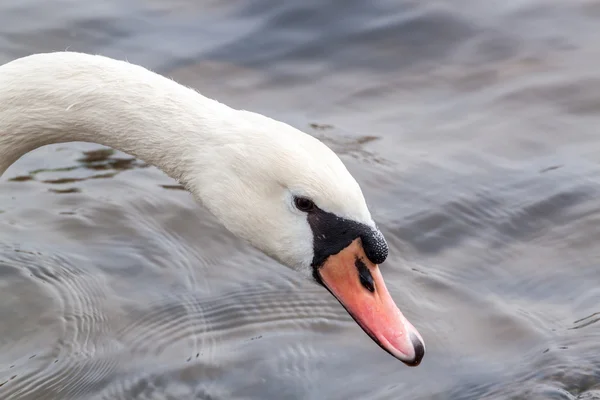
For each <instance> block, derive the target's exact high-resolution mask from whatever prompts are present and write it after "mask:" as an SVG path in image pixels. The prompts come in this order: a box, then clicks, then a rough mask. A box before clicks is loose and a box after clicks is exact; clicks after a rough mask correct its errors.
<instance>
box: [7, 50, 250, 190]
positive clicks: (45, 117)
mask: <svg viewBox="0 0 600 400" xmlns="http://www.w3.org/2000/svg"><path fill="white" fill-rule="evenodd" d="M235 113H241V112H239V111H236V110H233V109H231V108H229V107H227V106H225V105H223V104H220V103H218V102H216V101H214V100H210V99H208V98H206V97H203V96H201V95H200V94H198V93H197V92H195V91H194V90H192V89H189V88H186V87H184V86H182V85H179V84H177V83H175V82H174V81H172V80H169V79H167V78H165V77H162V76H160V75H158V74H155V73H153V72H150V71H148V70H147V69H145V68H142V67H140V66H136V65H132V64H129V63H126V62H123V61H116V60H112V59H109V58H105V57H101V56H92V55H86V54H80V53H68V52H67V53H50V54H38V55H34V56H29V57H25V58H21V59H18V60H16V61H13V62H10V63H8V64H5V65H3V66H0V175H1V174H2V173H3V172H4V171H5V170H6V169H7V168H8V167H9V166H10V165H11V164H12V163H14V162H15V161H16V160H17V159H19V158H20V157H21V156H22V155H24V154H25V153H28V152H29V151H31V150H34V149H35V148H38V147H40V146H44V145H48V144H52V143H61V142H62V143H64V142H72V141H82V142H93V143H98V144H102V145H106V146H109V147H112V148H115V149H117V150H121V151H123V152H126V153H129V154H131V155H133V156H135V157H138V158H140V159H142V160H144V161H145V162H147V163H149V164H152V165H155V166H157V167H159V168H160V169H162V170H163V171H164V172H165V173H167V174H168V175H169V176H171V177H173V178H175V179H177V180H179V181H180V182H182V183H184V184H185V183H186V180H187V177H188V176H189V175H190V173H191V171H192V169H193V171H194V173H196V174H197V173H198V172H199V171H201V170H202V169H201V168H198V167H199V165H198V163H199V162H201V159H202V157H198V155H199V154H201V153H203V152H205V151H211V150H210V149H214V148H215V146H218V145H219V142H220V140H223V139H222V138H219V136H222V135H218V133H219V132H220V131H222V130H223V129H228V127H229V126H230V122H229V121H230V119H231V118H230V117H231V116H232V114H235ZM237 118H239V116H237ZM209 148H210V149H209ZM200 167H201V166H200Z"/></svg>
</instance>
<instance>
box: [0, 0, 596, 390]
mask: <svg viewBox="0 0 600 400" xmlns="http://www.w3.org/2000/svg"><path fill="white" fill-rule="evenodd" d="M599 38H600V1H592V0H587V1H584V0H570V1H568V2H567V1H557V0H520V1H517V0H508V1H501V2H492V1H480V0H456V1H453V2H446V1H408V0H405V1H391V0H390V1H386V0H370V1H354V0H343V1H342V0H335V1H333V0H332V1H328V2H324V1H317V0H310V1H309V0H305V1H285V2H280V1H275V0H261V1H258V0H243V1H242V0H219V1H217V0H204V1H200V0H169V1H167V0H103V1H82V0H44V1H42V0H4V1H2V2H1V3H0V61H1V62H6V61H9V60H11V59H14V58H16V57H19V56H24V55H27V54H30V53H34V52H42V51H50V50H64V49H67V48H68V49H71V50H77V51H86V52H91V53H101V54H104V55H108V56H112V57H116V58H123V59H124V58H127V59H128V60H129V61H131V62H135V63H138V64H142V65H144V66H146V67H149V68H151V69H154V70H156V71H158V72H160V73H163V74H165V75H169V76H171V77H173V78H174V79H176V80H178V81H179V82H182V83H184V84H186V85H189V86H193V87H195V88H197V89H199V90H200V91H201V92H202V93H204V94H205V95H208V96H210V97H215V98H217V99H219V100H220V101H223V102H226V103H228V104H230V105H232V106H234V107H237V108H246V109H250V110H253V111H258V112H261V113H264V114H267V115H269V116H272V117H275V118H278V119H281V120H284V121H286V122H289V123H290V124H293V125H294V126H296V127H299V128H301V129H303V130H305V131H307V132H309V133H311V134H314V135H316V136H317V137H319V138H321V139H322V140H324V141H325V142H326V143H327V144H329V145H330V146H332V147H333V148H334V149H335V150H336V151H337V152H338V153H339V154H340V155H341V156H342V158H343V160H344V161H345V162H346V164H347V165H348V167H349V169H350V170H351V171H352V173H353V174H354V175H355V176H356V177H357V179H358V180H359V182H360V184H361V185H362V187H363V190H364V192H365V195H366V197H367V200H368V202H369V204H370V206H371V209H372V212H373V215H374V217H375V219H376V221H377V222H378V224H379V226H380V227H381V228H382V231H383V232H384V234H385V235H386V237H387V239H388V241H389V243H390V250H391V256H390V257H389V258H388V261H387V262H386V263H385V264H384V266H383V273H384V277H385V279H386V280H387V282H388V287H389V289H390V291H391V293H392V296H393V297H394V299H395V300H396V301H397V303H398V304H399V305H400V307H401V308H402V309H403V310H404V312H405V314H406V315H407V317H408V318H409V319H410V320H411V321H412V322H413V323H414V324H415V326H417V327H418V329H419V330H420V332H421V334H422V335H423V336H424V338H425V340H426V342H427V345H428V353H427V354H426V357H425V360H424V362H423V363H422V364H421V365H420V366H419V367H418V368H408V367H405V366H404V365H403V364H401V363H400V362H399V361H397V360H395V359H393V358H392V357H390V356H389V355H387V354H386V353H384V352H383V351H382V350H381V349H379V348H378V347H377V345H375V344H374V343H373V342H372V341H371V340H370V339H369V338H368V337H367V336H366V335H365V334H364V333H363V332H362V331H361V330H360V328H359V327H358V326H357V325H356V324H355V323H354V322H353V321H352V319H351V318H350V317H349V316H348V315H347V314H346V312H345V311H344V310H343V308H342V307H341V306H340V305H339V304H338V303H337V302H336V301H335V300H334V299H333V298H332V297H331V296H330V295H329V294H328V293H327V292H326V291H325V290H324V289H322V288H320V287H318V286H316V285H314V284H311V283H310V282H305V281H303V280H302V279H301V278H300V277H298V276H296V275H295V274H294V273H292V272H291V271H288V270H287V269H285V268H283V267H281V266H279V265H278V264H277V263H275V262H274V261H272V260H270V259H268V258H267V257H265V256H263V255H262V254H260V253H259V252H257V251H255V250H253V249H251V248H249V247H248V246H246V245H245V244H243V243H241V242H240V241H239V240H237V239H236V238H234V237H232V235H230V234H229V233H227V232H226V231H225V230H224V229H223V228H221V227H220V226H219V224H218V223H217V222H216V221H215V220H214V219H213V218H212V217H211V216H209V215H208V214H207V212H205V211H204V210H203V209H202V208H201V207H200V206H199V205H197V204H196V203H194V201H193V200H192V198H191V196H190V195H189V194H188V193H187V192H185V191H182V190H178V189H179V187H178V186H177V185H176V183H175V182H173V181H172V180H170V179H169V178H167V177H165V176H164V175H163V174H162V173H161V172H160V171H158V170H156V169H154V168H151V167H147V166H146V165H145V164H144V163H143V162H141V161H138V160H133V159H131V157H129V156H128V155H126V154H121V153H116V152H112V151H110V150H108V149H104V148H102V147H99V146H95V145H88V144H86V145H84V144H67V145H57V146H50V147H46V148H42V149H39V150H37V151H35V152H33V153H31V154H29V155H27V156H26V157H24V158H23V159H21V160H20V161H18V162H17V163H16V164H15V165H14V166H13V167H11V168H10V169H9V170H8V171H7V172H6V174H5V175H4V176H3V177H2V180H1V183H0V243H1V244H0V317H1V318H0V321H1V323H0V398H2V399H23V400H25V399H27V400H29V399H31V400H44V399H64V400H75V399H77V400H96V399H111V400H112V399H192V398H193V399H340V400H345V399H390V400H391V399H393V400H396V399H411V400H413V399H598V398H600V351H599V343H600V322H598V321H599V320H600V314H599V313H600V268H599V260H600V258H599V257H600V245H599V243H600V185H599V183H600V164H599V162H600V136H599V135H600V132H598V130H599V127H600V69H599V68H598V65H600V63H599V61H600V45H599V42H598V40H599Z"/></svg>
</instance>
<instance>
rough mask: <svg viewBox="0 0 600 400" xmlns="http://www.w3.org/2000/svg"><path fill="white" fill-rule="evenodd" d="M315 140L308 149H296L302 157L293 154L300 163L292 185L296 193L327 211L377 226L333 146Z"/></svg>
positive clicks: (294, 169) (358, 188) (357, 187)
mask: <svg viewBox="0 0 600 400" xmlns="http://www.w3.org/2000/svg"><path fill="white" fill-rule="evenodd" d="M311 139H312V138H311ZM314 141H315V142H313V140H309V141H308V145H309V146H308V151H306V152H300V153H298V152H296V155H298V154H300V155H302V157H293V159H294V160H295V161H296V162H297V163H298V164H297V165H296V166H294V168H293V171H295V173H293V174H292V175H293V177H291V185H290V186H289V187H290V189H291V190H292V192H293V193H294V194H295V195H302V196H306V197H309V198H310V199H311V200H313V201H314V202H315V204H316V205H317V206H318V207H319V208H321V209H322V210H324V211H327V212H330V213H333V214H335V215H337V216H339V217H342V218H346V219H350V220H353V221H356V222H360V223H363V224H366V225H369V226H371V225H373V220H372V218H371V214H370V212H369V209H368V207H367V204H366V202H365V198H364V196H363V193H362V191H361V188H360V186H359V184H358V183H357V182H356V180H355V179H354V177H353V176H352V175H351V174H350V172H349V171H348V170H347V169H346V167H345V165H344V164H343V163H342V161H341V160H340V158H339V157H338V156H337V155H336V154H335V153H334V152H333V151H332V150H331V149H329V148H328V147H327V146H325V145H324V144H323V143H321V142H320V141H316V139H314Z"/></svg>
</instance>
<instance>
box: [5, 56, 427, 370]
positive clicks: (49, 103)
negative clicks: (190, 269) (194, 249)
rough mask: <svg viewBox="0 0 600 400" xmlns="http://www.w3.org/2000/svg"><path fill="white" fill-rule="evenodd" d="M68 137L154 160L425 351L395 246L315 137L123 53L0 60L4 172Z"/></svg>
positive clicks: (403, 353)
mask: <svg viewBox="0 0 600 400" xmlns="http://www.w3.org/2000/svg"><path fill="white" fill-rule="evenodd" d="M72 141H80V142H93V143H97V144H101V145H105V146H109V147H112V148H114V149H117V150H120V151H123V152H125V153H129V154H131V155H133V156H135V157H137V158H139V159H142V160H144V161H145V162H147V163H149V164H152V165H154V166H156V167H158V168H159V169H161V170H162V171H164V172H165V173H166V174H167V175H169V176H170V177H172V178H174V179H176V180H177V181H179V182H180V183H181V184H182V185H183V186H184V187H185V188H186V189H187V190H188V191H189V192H191V193H192V195H193V196H194V198H195V199H196V200H197V201H198V202H199V203H201V204H202V205H203V206H204V207H206V208H207V209H208V210H209V212H211V213H212V214H213V215H214V216H215V217H216V218H217V219H218V220H219V221H220V222H221V223H222V224H223V225H224V226H225V227H226V228H227V229H228V230H229V231H230V232H232V233H233V234H234V235H236V236H238V237H240V238H241V239H243V240H245V241H246V242H248V243H249V244H250V245H252V246H254V247H256V248H257V249H259V250H260V251H262V252H263V253H265V254H266V255H268V256H270V257H271V258H274V259H275V260H276V261H278V262H279V263H281V264H283V265H285V266H287V267H290V268H292V269H294V270H296V271H298V272H299V273H301V274H303V275H304V276H305V277H307V278H308V279H311V280H313V281H315V282H317V283H318V284H320V285H322V286H324V287H325V288H326V289H327V290H328V291H329V292H330V293H331V294H332V295H333V296H334V297H335V298H336V299H337V300H338V301H339V302H340V303H341V304H342V306H343V307H344V308H345V309H346V310H347V312H348V313H349V314H350V315H351V316H352V317H353V318H354V320H355V321H356V322H357V323H358V325H359V326H360V327H361V328H362V329H363V330H364V331H365V333H367V334H368V335H369V336H370V337H371V338H372V339H373V340H374V341H375V342H376V343H377V344H378V345H379V346H380V347H381V348H383V349H384V350H385V351H387V352H388V353H389V354H391V355H392V356H393V357H395V358H397V359H398V360H400V361H402V362H404V363H405V364H406V365H409V366H416V365H419V363H420V362H421V360H422V359H423V356H424V354H425V345H424V342H423V338H422V337H421V335H420V334H419V332H418V331H417V329H415V327H414V326H413V325H412V324H411V323H410V322H409V321H408V320H407V319H406V318H405V317H404V315H403V314H402V313H401V311H400V310H399V309H398V307H397V306H396V304H395V302H394V300H393V299H392V297H391V296H390V294H389V292H388V290H387V288H386V286H385V283H384V280H383V278H382V275H381V272H380V271H379V268H378V265H379V264H381V263H382V262H384V260H385V259H386V257H387V255H388V246H387V243H386V241H385V239H384V237H383V235H382V234H381V232H380V231H379V230H378V228H377V226H376V225H375V222H374V221H373V219H372V217H371V214H370V212H369V209H368V207H367V204H366V202H365V199H364V197H363V194H362V191H361V188H360V186H359V185H358V183H357V182H356V180H355V179H354V178H353V177H352V175H351V174H350V173H349V172H348V170H347V169H346V167H345V166H344V164H343V163H342V161H341V160H340V158H339V157H338V156H337V155H336V154H335V153H334V152H333V151H332V150H331V149H330V148H329V147H327V146H326V145H325V144H323V143H322V142H321V141H319V140H318V139H316V138H314V137H312V136H310V135H308V134H306V133H304V132H301V131H300V130H298V129H295V128H293V127H291V126H289V125H287V124H285V123H283V122H279V121H276V120H274V119H271V118H269V117H266V116H264V115H261V114H257V113H253V112H249V111H244V110H236V109H233V108H230V107H228V106H226V105H224V104H222V103H219V102H217V101H215V100H212V99H209V98H207V97H204V96H202V95H201V94H199V93H198V92H197V91H195V90H193V89H190V88H188V87H185V86H183V85H181V84H179V83H176V82H175V81H173V80H171V79H168V78H166V77H164V76H161V75H159V74H157V73H154V72H152V71H150V70H148V69H146V68H144V67H142V66H138V65H135V64H131V63H128V62H126V61H120V60H115V59H112V58H108V57H104V56H99V55H90V54H84V53H77V52H68V51H67V52H53V53H42V54H34V55H30V56H26V57H23V58H19V59H16V60H13V61H10V62H8V63H6V64H4V65H2V66H0V175H2V174H3V173H4V172H5V171H6V169H7V168H8V167H9V166H10V165H11V164H12V163H14V162H15V161H16V160H17V159H19V158H20V157H21V156H23V155H24V154H26V153H28V152H30V151H32V150H34V149H36V148H38V147H41V146H44V145H48V144H52V143H64V142H72Z"/></svg>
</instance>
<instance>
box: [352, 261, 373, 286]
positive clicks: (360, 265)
mask: <svg viewBox="0 0 600 400" xmlns="http://www.w3.org/2000/svg"><path fill="white" fill-rule="evenodd" d="M354 265H355V266H356V269H357V270H358V277H359V278H360V284H361V285H363V287H364V288H365V289H367V290H368V291H369V292H371V293H374V292H375V283H374V282H373V275H371V271H369V268H367V266H366V265H365V263H364V262H363V261H362V260H361V259H360V258H357V259H356V261H355V262H354Z"/></svg>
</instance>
